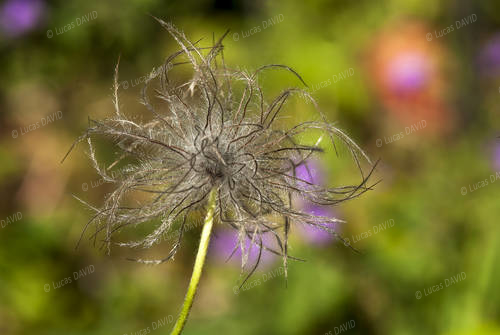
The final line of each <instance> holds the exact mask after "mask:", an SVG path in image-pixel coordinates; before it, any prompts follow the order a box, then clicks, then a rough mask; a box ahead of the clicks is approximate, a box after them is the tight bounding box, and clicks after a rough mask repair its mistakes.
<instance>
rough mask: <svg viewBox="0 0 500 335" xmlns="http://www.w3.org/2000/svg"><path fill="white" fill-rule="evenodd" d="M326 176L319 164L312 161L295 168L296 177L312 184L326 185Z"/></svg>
mask: <svg viewBox="0 0 500 335" xmlns="http://www.w3.org/2000/svg"><path fill="white" fill-rule="evenodd" d="M324 175H325V173H324V171H323V168H322V167H321V165H320V164H319V162H318V161H316V160H312V159H311V160H308V161H307V162H304V163H302V164H300V165H299V166H297V167H296V168H295V176H296V177H297V178H298V179H302V180H305V181H306V182H308V183H311V184H316V185H321V184H324V182H325V178H324Z"/></svg>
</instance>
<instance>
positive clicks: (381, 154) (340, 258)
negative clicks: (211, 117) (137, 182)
mask: <svg viewBox="0 0 500 335" xmlns="http://www.w3.org/2000/svg"><path fill="white" fill-rule="evenodd" d="M148 14H152V15H155V16H158V17H161V18H163V19H164V20H171V21H172V22H173V23H174V24H175V25H177V26H178V27H180V28H181V29H183V30H184V32H185V33H186V34H187V35H188V36H189V37H190V38H191V39H193V40H198V39H199V38H202V37H203V38H204V40H203V41H202V42H201V43H206V44H207V45H208V44H210V42H211V40H212V36H213V35H212V34H214V36H215V37H218V36H220V35H222V34H223V33H224V32H225V30H226V29H228V28H229V29H231V31H230V33H229V35H228V36H227V38H226V40H225V43H224V44H225V58H226V62H227V63H228V64H229V65H230V66H231V67H233V68H237V67H241V68H245V69H249V70H251V69H256V68H257V67H258V66H260V65H263V64H269V63H279V64H287V65H289V66H291V67H292V68H294V69H295V70H296V71H298V72H299V73H300V74H301V75H302V77H303V78H304V80H305V81H306V82H307V83H308V85H309V90H310V92H311V93H312V95H313V96H314V97H315V98H317V100H318V102H319V105H320V106H321V109H322V110H323V111H324V112H325V113H326V114H327V115H328V118H329V119H330V121H335V122H337V125H338V126H339V127H340V128H342V129H345V130H346V131H347V132H348V133H349V134H350V135H351V136H352V137H353V139H354V140H355V141H357V142H358V143H359V144H360V145H361V147H363V148H364V149H365V150H366V152H367V153H368V154H369V156H370V157H371V158H373V159H374V160H376V159H380V164H379V167H378V169H377V172H376V178H378V179H382V182H381V183H380V184H378V185H377V187H376V188H375V190H373V191H370V192H368V193H366V194H365V195H363V196H362V197H361V198H359V199H357V200H354V201H353V202H349V203H345V204H343V205H341V206H339V207H337V208H336V209H335V212H336V214H337V215H338V217H340V218H342V219H344V220H346V221H347V224H345V225H343V226H342V227H341V232H342V234H343V235H344V236H345V237H346V238H348V239H349V240H350V241H351V243H352V244H353V246H354V247H356V248H357V249H359V250H361V251H362V254H355V253H353V252H352V251H351V250H350V249H348V248H346V247H345V246H344V245H342V244H341V243H339V242H336V241H330V242H329V243H324V242H322V243H315V241H314V239H312V240H311V239H308V238H307V235H306V234H303V233H301V232H300V231H299V230H297V231H295V232H294V236H293V238H292V241H291V243H292V245H291V247H292V249H291V250H292V251H291V252H292V253H293V254H294V255H296V256H299V257H302V258H305V259H307V262H305V263H297V262H292V263H291V264H290V268H289V278H288V287H285V281H284V276H283V275H282V268H281V266H282V265H281V262H280V260H279V259H276V260H275V262H274V263H271V264H268V265H267V267H264V268H262V269H261V270H260V272H257V273H256V274H254V276H253V277H252V278H251V279H250V281H249V283H251V285H249V286H247V287H246V289H244V290H241V291H239V292H238V291H235V290H234V286H235V285H237V283H238V278H239V267H238V266H233V265H232V264H231V263H227V264H225V263H224V262H223V261H220V260H218V259H217V257H216V256H215V255H214V254H212V255H211V256H210V259H209V262H208V265H207V267H206V269H205V272H204V274H203V277H202V283H201V285H200V289H199V293H198V296H197V300H196V302H195V306H194V309H193V311H192V313H191V318H190V320H189V322H188V326H187V328H186V330H185V334H235V333H237V334H239V335H245V334H318V335H321V334H340V333H342V334H398V335H404V334H500V321H499V320H500V290H499V283H500V226H499V224H498V222H499V221H498V217H499V214H500V201H499V194H500V193H499V187H500V173H499V174H498V175H497V173H498V171H500V139H498V138H497V137H498V136H499V135H500V115H499V107H498V101H499V100H500V5H499V3H498V2H497V1H494V0H490V1H486V0H479V1H473V0H461V1H431V0H419V1H415V0H407V1H399V0H398V1H395V0H382V1H365V0H361V1H347V0H343V1H327V0H313V1H298V0H296V1H265V0H258V1H250V0H247V1H236V0H235V1H222V0H202V1H194V0H184V1H153V0H145V1H138V0H134V1H113V0H111V1H93V0H90V1H82V0H75V1H45V0H8V1H3V2H2V3H1V5H0V113H1V114H0V129H1V133H0V134H1V135H0V162H1V164H0V180H1V188H0V192H1V194H2V198H1V199H2V201H1V203H0V220H1V221H0V222H1V227H0V334H107V335H109V334H117V335H118V334H132V335H136V334H141V335H143V334H148V333H151V334H161V333H163V334H165V333H168V332H169V331H170V329H171V327H172V322H171V321H172V318H173V319H175V318H176V317H177V313H178V311H179V308H180V304H181V302H182V300H183V298H184V294H185V289H186V286H187V282H188V279H189V276H190V273H191V268H192V264H193V260H194V255H195V252H196V244H197V239H198V236H199V232H200V230H199V227H198V228H196V229H192V230H190V231H189V233H188V234H187V235H188V236H187V242H186V243H184V245H183V247H182V249H181V251H180V252H179V254H178V256H177V257H176V259H175V261H174V262H171V263H164V264H163V265H160V266H156V267H150V266H144V265H141V264H138V263H134V262H128V261H126V260H125V258H126V257H128V256H130V253H129V251H127V250H122V249H119V248H115V249H113V250H112V252H111V255H109V256H108V255H106V254H105V253H104V252H102V251H100V250H98V249H96V248H94V247H93V246H92V245H91V243H89V242H88V241H87V240H84V242H83V243H82V246H81V247H80V248H79V249H78V250H75V245H76V242H77V241H78V239H79V236H80V233H81V231H82V229H83V227H84V225H85V223H86V222H87V220H88V219H89V218H90V215H91V213H90V212H89V211H87V210H86V209H85V208H84V207H83V206H81V205H80V204H79V203H78V202H77V201H76V200H74V199H73V197H72V196H71V194H75V195H77V196H79V197H82V198H84V199H86V200H88V201H89V202H91V203H96V204H99V203H100V201H102V199H103V196H104V195H105V194H106V193H107V192H109V190H110V188H109V187H108V186H109V185H107V184H102V185H100V182H99V178H98V175H97V174H96V173H95V172H94V171H93V170H92V169H91V166H90V164H89V161H88V160H87V158H86V157H85V155H84V148H83V146H79V147H77V150H76V151H74V152H73V153H72V155H71V157H70V159H69V160H67V161H66V162H65V163H64V164H62V165H61V164H60V163H59V162H60V160H61V158H62V157H63V156H64V154H65V153H66V151H67V149H68V148H69V146H70V145H71V143H72V142H73V140H74V139H75V138H76V137H77V136H79V135H80V134H81V133H82V132H83V131H84V129H85V128H86V126H87V118H88V117H89V116H90V117H93V118H99V117H105V116H109V115H111V113H112V111H113V107H112V104H111V85H112V78H113V71H114V66H115V64H116V61H117V59H118V55H119V54H121V64H120V81H122V90H121V92H120V97H121V103H122V106H124V108H125V109H126V110H127V111H128V112H129V113H143V112H144V110H143V108H142V107H141V105H140V104H139V103H138V92H139V89H140V87H141V85H140V81H141V77H143V76H144V75H146V74H147V73H149V71H150V70H151V69H152V68H153V67H155V68H157V67H158V66H160V65H161V64H162V62H163V60H164V59H165V57H166V56H167V55H169V54H170V53H171V52H173V51H174V50H176V48H177V46H176V44H175V42H174V41H173V40H172V38H170V36H169V35H168V34H167V32H166V31H165V30H164V29H162V28H161V27H160V25H159V24H158V23H157V22H156V21H154V20H153V19H152V18H151V17H150V16H149V15H148ZM266 79H267V83H266V85H267V86H269V87H270V89H271V90H276V92H277V91H278V90H279V89H281V88H283V87H287V86H294V85H300V83H299V82H298V81H297V80H296V79H294V78H293V77H292V76H289V75H279V74H278V75H269V76H268V78H266ZM303 106H304V102H303V101H300V99H298V100H295V102H293V103H291V104H289V105H288V108H289V110H291V111H292V112H293V113H296V114H297V115H299V113H301V112H302V108H303ZM109 154H112V151H110V152H109ZM342 159H346V157H345V156H342V155H341V157H339V158H337V157H331V158H328V159H327V160H326V161H325V163H324V165H325V166H324V168H325V169H326V171H327V172H328V179H329V181H330V182H332V183H335V182H337V183H340V182H342V181H343V180H344V179H345V178H349V176H350V175H352V171H348V169H345V168H343V165H341V164H337V163H336V162H337V161H338V160H342ZM384 224H385V226H384ZM384 227H385V228H384ZM164 244H165V245H161V246H159V247H158V249H157V250H156V255H165V253H167V252H168V250H169V245H168V243H164ZM235 292H236V293H235ZM165 324H166V325H165Z"/></svg>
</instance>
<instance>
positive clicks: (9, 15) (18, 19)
mask: <svg viewBox="0 0 500 335" xmlns="http://www.w3.org/2000/svg"><path fill="white" fill-rule="evenodd" d="M44 11H45V4H44V3H43V2H42V0H8V1H6V2H5V3H4V4H3V5H2V7H0V27H1V29H2V31H3V32H4V34H5V35H7V36H10V37H16V36H20V35H22V34H24V33H26V32H28V31H30V30H32V29H33V28H35V27H36V26H37V24H38V23H39V22H40V20H41V18H42V16H43V14H44Z"/></svg>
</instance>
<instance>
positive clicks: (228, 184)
mask: <svg viewBox="0 0 500 335" xmlns="http://www.w3.org/2000/svg"><path fill="white" fill-rule="evenodd" d="M157 20H158V21H159V23H160V24H161V25H162V26H163V27H164V28H166V30H167V31H168V32H169V33H170V35H171V36H172V37H173V38H174V39H175V40H176V42H177V44H178V45H179V47H180V49H179V50H178V51H177V52H175V53H174V54H172V55H171V56H169V57H168V58H167V59H166V61H165V66H162V67H161V71H160V73H159V74H158V73H156V72H152V73H151V74H150V75H149V76H148V78H147V79H146V80H145V85H144V87H143V88H142V91H141V98H140V101H141V103H142V104H143V105H144V107H145V108H146V110H147V111H148V113H149V115H150V117H151V118H150V119H149V120H148V121H137V119H135V118H131V117H128V116H126V115H125V114H124V113H123V112H122V111H121V108H120V107H121V106H120V104H119V100H118V92H119V88H120V85H119V81H118V65H117V66H116V69H115V80H114V95H113V103H114V108H115V113H114V115H113V116H112V117H110V118H106V119H103V120H90V121H89V122H90V126H89V128H88V129H87V131H86V132H85V134H84V135H82V136H81V137H80V138H79V139H78V140H77V142H78V141H82V140H86V141H87V143H88V146H89V157H90V160H91V162H92V164H93V167H94V168H95V169H96V171H97V172H98V173H99V175H100V176H101V177H102V178H103V179H104V181H106V182H108V183H112V184H113V185H115V188H114V190H113V191H112V192H111V193H109V194H108V195H107V196H106V198H105V200H104V202H103V204H102V205H101V206H99V207H96V206H93V205H90V204H87V203H86V202H85V203H86V204H87V205H88V206H89V208H91V209H92V210H93V211H94V212H95V215H94V216H93V217H92V219H91V220H90V222H89V223H88V224H87V226H86V228H85V230H86V229H87V227H89V226H90V225H95V233H93V234H92V237H93V238H97V235H100V234H102V236H103V241H104V245H105V246H106V247H107V249H108V251H109V250H110V245H111V244H114V243H116V244H118V245H120V246H128V247H132V248H136V247H143V248H149V247H151V246H153V245H154V244H155V243H157V242H159V241H160V240H161V238H162V236H164V235H165V234H169V233H171V232H172V230H173V227H174V226H177V225H179V229H180V233H179V234H178V238H176V239H175V241H174V243H173V247H172V250H171V252H170V253H169V254H168V255H166V257H165V258H164V259H161V260H143V259H139V260H138V261H140V262H143V263H147V264H159V263H162V262H165V261H167V260H169V259H171V258H172V257H173V256H174V255H175V253H176V252H177V250H178V249H179V246H180V243H181V240H182V232H183V231H184V230H185V227H186V221H187V218H188V215H189V213H190V212H196V211H198V210H200V208H202V207H203V206H205V204H206V202H207V198H208V195H209V193H210V192H211V190H213V189H215V190H216V204H217V205H216V209H215V220H216V223H217V224H226V225H229V226H231V227H232V228H234V229H236V230H237V231H238V236H239V238H238V241H239V243H238V245H236V246H235V248H241V250H242V252H241V254H242V269H243V268H245V265H246V263H247V259H248V249H249V248H247V247H246V245H247V243H246V241H247V240H248V239H250V240H251V241H252V243H253V244H254V245H256V246H258V247H259V250H261V251H262V250H267V251H269V252H271V253H274V254H277V255H280V256H282V257H283V260H284V267H285V269H286V267H287V260H288V259H289V258H291V259H293V257H291V256H289V254H288V244H289V242H288V236H289V232H290V230H291V229H292V227H293V225H311V226H314V227H316V228H317V229H323V230H325V231H329V232H330V233H331V234H333V235H335V236H336V237H337V238H339V239H342V237H340V236H338V235H337V233H336V232H335V231H334V230H333V229H332V228H330V227H334V226H335V223H337V222H339V220H337V219H335V218H332V217H327V216H318V215H314V214H311V212H308V211H301V210H300V209H297V208H294V207H293V205H292V201H291V199H292V196H294V195H299V196H300V197H304V198H305V199H307V201H309V202H310V203H313V204H318V205H327V206H331V205H336V204H339V203H341V202H343V201H346V200H349V199H353V198H355V197H357V196H359V195H360V194H362V193H364V192H365V191H367V190H369V189H370V188H371V187H372V186H373V185H368V184H367V182H368V179H369V177H370V175H371V173H372V172H373V169H374V165H372V168H371V169H370V171H369V173H368V174H367V175H365V174H364V173H363V171H362V168H361V166H362V161H363V160H365V161H367V162H368V163H369V164H371V163H370V161H369V159H368V157H367V156H366V155H365V154H364V153H363V151H362V150H361V149H360V148H359V147H358V146H357V145H356V144H355V143H354V142H353V141H352V140H351V139H350V138H349V137H348V136H347V135H346V134H345V133H344V132H343V131H341V130H340V129H338V128H337V127H335V126H334V125H332V124H331V123H328V122H327V120H326V117H325V116H324V115H323V114H322V113H321V111H319V108H317V104H316V102H315V101H314V100H313V98H312V97H311V96H310V95H309V94H308V93H307V91H304V90H301V89H298V88H287V89H284V90H283V91H282V92H281V93H280V94H278V95H277V97H275V98H274V99H272V100H267V99H266V98H265V95H266V94H265V92H264V90H263V88H262V87H261V86H260V85H259V75H260V74H262V73H263V72H264V71H268V70H273V69H275V70H276V69H277V70H281V71H283V70H285V71H289V72H290V73H291V74H292V75H294V76H295V77H297V78H298V80H300V81H301V82H302V83H304V82H303V80H302V78H301V77H300V76H299V75H298V74H297V73H296V72H295V71H294V70H292V69H291V68H289V67H288V66H284V65H277V64H271V65H265V66H262V67H260V68H258V69H257V70H255V71H253V72H248V71H245V70H240V69H236V70H232V69H231V68H229V67H227V66H226V65H225V62H224V57H223V44H222V41H223V38H224V37H225V36H226V34H227V33H226V34H225V35H224V36H222V38H220V39H219V40H218V41H215V42H214V43H213V44H212V45H211V46H209V47H201V46H199V42H191V41H190V40H189V39H188V38H187V37H186V36H185V35H184V33H183V32H181V31H179V30H178V29H177V28H176V27H174V26H173V25H172V24H170V23H166V22H164V21H162V20H160V19H157ZM177 68H185V69H189V70H190V72H191V73H192V75H190V77H189V79H187V80H185V81H179V80H178V78H172V77H171V72H172V70H173V69H177ZM153 84H156V86H155V87H154V88H152V87H153ZM304 84H305V83H304ZM293 95H301V96H302V97H303V98H305V99H307V100H308V101H310V102H312V103H313V105H314V106H315V107H316V110H317V113H318V119H320V120H319V121H309V122H302V123H298V124H296V125H294V126H292V127H289V128H284V129H283V124H281V123H280V122H277V121H278V119H279V118H280V117H281V114H282V113H283V112H284V110H285V108H286V106H287V101H288V100H289V99H290V97H291V96H293ZM310 131H312V132H314V133H318V132H321V133H323V138H325V140H324V141H323V142H328V143H330V144H331V145H332V146H335V145H336V144H335V143H336V142H338V143H342V145H343V146H345V147H346V148H347V149H348V151H349V152H350V154H351V156H352V159H353V160H354V162H355V164H356V168H357V169H359V171H360V182H359V184H356V185H350V186H349V185H348V186H338V187H334V188H329V187H325V186H323V185H317V184H314V183H311V182H309V181H308V180H304V179H302V178H299V177H297V176H296V175H295V170H296V167H297V166H299V165H301V164H304V163H305V162H306V160H307V159H309V158H311V157H312V156H315V155H320V154H321V153H322V152H323V151H324V149H322V148H321V147H320V146H319V141H318V143H317V144H316V145H304V144H300V143H299V141H298V137H299V136H301V135H303V134H306V133H307V132H310ZM96 137H100V138H105V139H108V140H110V141H112V143H113V144H114V146H115V148H116V150H117V151H118V156H117V160H116V161H115V162H114V163H113V164H111V166H107V167H106V166H104V165H103V164H101V163H100V162H99V161H98V159H97V158H96V154H95V149H94V144H93V140H94V139H95V138H96ZM327 139H328V141H327ZM334 141H335V142H334ZM123 160H127V161H128V162H129V165H128V166H127V167H126V168H125V169H123V170H121V173H119V174H111V173H110V171H111V169H112V168H113V167H114V166H118V165H117V164H121V162H122V161H123ZM136 194H141V196H140V197H138V198H140V200H137V201H136V202H134V205H131V204H130V203H131V202H130V201H128V199H130V198H131V197H132V198H133V197H134V196H135V195H136ZM155 220H156V221H155ZM151 221H153V222H158V224H157V226H156V227H155V228H154V229H153V230H152V231H151V232H150V233H149V234H148V235H147V236H146V237H144V238H143V239H142V240H138V241H128V242H119V241H115V239H114V236H115V233H116V232H118V231H120V230H121V229H122V228H124V227H127V226H131V225H132V226H137V225H141V224H145V223H148V222H151ZM85 230H84V232H85ZM264 233H271V234H272V235H273V236H274V238H275V239H276V241H277V243H276V245H278V247H275V248H271V247H269V246H266V245H265V244H264V243H263V239H262V234H264ZM235 250H236V249H235ZM259 259H260V256H259ZM257 264H258V261H257V263H256V264H255V265H254V266H253V268H252V270H251V271H250V273H251V272H253V270H255V268H256V267H257Z"/></svg>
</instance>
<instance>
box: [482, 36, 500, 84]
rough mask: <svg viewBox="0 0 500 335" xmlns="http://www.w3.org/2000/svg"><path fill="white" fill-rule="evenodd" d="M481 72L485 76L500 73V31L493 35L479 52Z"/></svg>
mask: <svg viewBox="0 0 500 335" xmlns="http://www.w3.org/2000/svg"><path fill="white" fill-rule="evenodd" d="M479 63H480V69H481V73H482V74H483V75H486V76H497V75H498V74H500V33H497V34H495V35H493V37H492V38H490V39H489V40H488V41H487V42H486V43H485V45H484V46H483V47H482V48H481V51H480V53H479Z"/></svg>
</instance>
